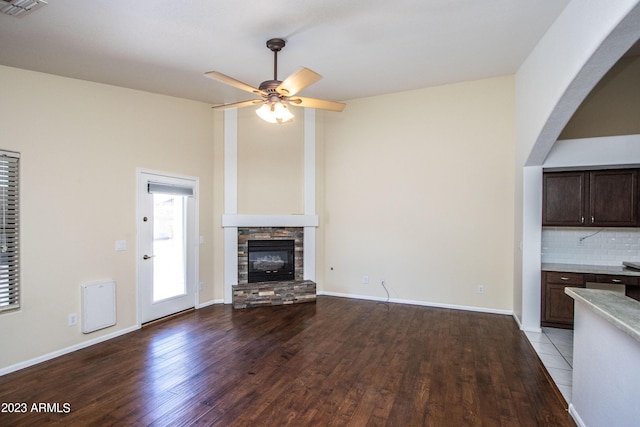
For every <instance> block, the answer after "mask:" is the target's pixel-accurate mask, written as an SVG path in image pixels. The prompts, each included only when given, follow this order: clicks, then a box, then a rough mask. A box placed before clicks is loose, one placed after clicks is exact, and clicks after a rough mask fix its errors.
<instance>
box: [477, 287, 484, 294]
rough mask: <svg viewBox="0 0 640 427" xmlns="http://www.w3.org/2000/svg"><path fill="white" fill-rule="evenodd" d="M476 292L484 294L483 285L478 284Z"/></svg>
mask: <svg viewBox="0 0 640 427" xmlns="http://www.w3.org/2000/svg"><path fill="white" fill-rule="evenodd" d="M476 292H478V293H479V294H484V286H482V285H478V290H477V291H476Z"/></svg>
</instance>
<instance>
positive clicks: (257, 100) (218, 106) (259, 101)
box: [213, 99, 264, 110]
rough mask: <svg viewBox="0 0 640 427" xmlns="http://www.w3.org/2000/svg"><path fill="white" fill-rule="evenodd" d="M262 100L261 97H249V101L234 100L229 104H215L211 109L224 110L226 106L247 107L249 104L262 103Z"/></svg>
mask: <svg viewBox="0 0 640 427" xmlns="http://www.w3.org/2000/svg"><path fill="white" fill-rule="evenodd" d="M263 102H264V100H262V99H251V100H249V101H240V102H234V103H231V104H222V105H216V106H214V107H213V109H215V110H226V109H227V108H242V107H249V106H251V105H258V104H261V103H263Z"/></svg>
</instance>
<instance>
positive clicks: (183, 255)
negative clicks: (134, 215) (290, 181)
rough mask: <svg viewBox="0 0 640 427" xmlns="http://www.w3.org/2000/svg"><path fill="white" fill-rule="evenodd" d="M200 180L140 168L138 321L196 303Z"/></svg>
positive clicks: (149, 319)
mask: <svg viewBox="0 0 640 427" xmlns="http://www.w3.org/2000/svg"><path fill="white" fill-rule="evenodd" d="M197 184H198V182H197V179H194V178H186V177H181V176H172V175H170V174H165V173H159V172H149V171H138V220H137V223H138V252H137V256H138V309H139V313H140V314H139V319H140V323H146V322H150V321H152V320H156V319H159V318H161V317H165V316H168V315H171V314H174V313H177V312H179V311H182V310H186V309H189V308H192V307H195V305H196V283H197V270H198V268H197V259H198V256H197V250H198V245H197V238H196V237H197V235H198V231H197V229H196V227H197V220H196V217H197Z"/></svg>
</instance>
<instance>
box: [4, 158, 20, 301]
mask: <svg viewBox="0 0 640 427" xmlns="http://www.w3.org/2000/svg"><path fill="white" fill-rule="evenodd" d="M19 159H20V155H19V154H18V153H11V152H7V151H2V150H0V312H1V311H5V310H11V309H15V308H19V307H20V274H19V271H20V270H19V259H20V256H19V230H20V229H19V227H18V223H19V212H20V211H19V199H20V197H19V183H18V177H19V170H18V169H19Z"/></svg>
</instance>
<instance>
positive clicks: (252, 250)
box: [247, 240, 295, 283]
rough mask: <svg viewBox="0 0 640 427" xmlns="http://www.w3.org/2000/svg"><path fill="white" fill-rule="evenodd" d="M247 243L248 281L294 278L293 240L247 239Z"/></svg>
mask: <svg viewBox="0 0 640 427" xmlns="http://www.w3.org/2000/svg"><path fill="white" fill-rule="evenodd" d="M247 243H248V254H247V255H248V261H249V262H248V264H249V265H248V267H249V268H248V281H249V283H256V282H272V281H285V280H294V279H295V241H294V240H249V241H248V242H247Z"/></svg>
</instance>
